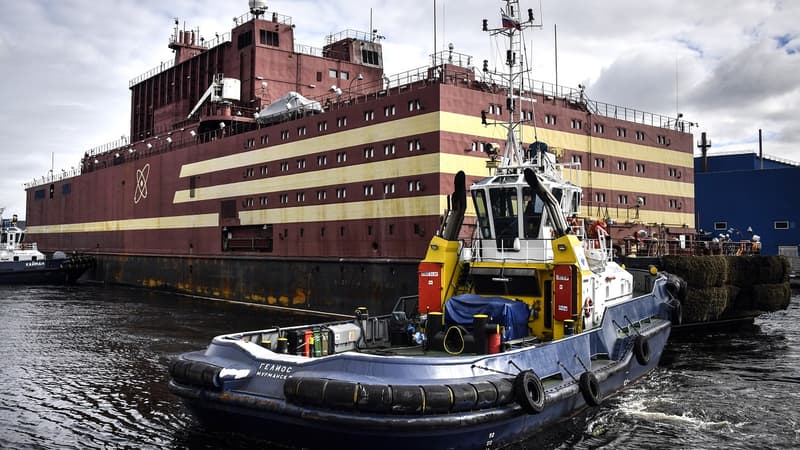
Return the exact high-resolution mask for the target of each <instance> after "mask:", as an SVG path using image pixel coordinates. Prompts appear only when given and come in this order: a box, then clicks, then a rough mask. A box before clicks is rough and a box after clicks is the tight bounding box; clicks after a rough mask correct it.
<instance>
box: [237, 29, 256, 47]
mask: <svg viewBox="0 0 800 450" xmlns="http://www.w3.org/2000/svg"><path fill="white" fill-rule="evenodd" d="M252 43H253V32H252V31H248V32H246V33H242V34H240V35H239V37H238V39H237V41H236V46H237V48H238V49H239V50H241V49H243V48H245V47H247V46H249V45H250V44H252Z"/></svg>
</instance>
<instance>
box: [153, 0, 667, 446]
mask: <svg viewBox="0 0 800 450" xmlns="http://www.w3.org/2000/svg"><path fill="white" fill-rule="evenodd" d="M518 13H519V8H518V2H517V1H511V0H508V1H506V5H505V8H504V12H503V25H502V26H501V27H500V28H498V29H495V30H488V27H487V26H486V24H484V28H485V29H486V30H487V31H491V32H492V33H493V34H496V35H502V36H506V37H508V38H509V41H510V43H511V47H510V48H511V49H516V50H512V52H511V54H513V53H514V52H518V51H519V48H520V47H519V32H520V31H521V30H522V29H523V28H526V27H529V26H531V25H532V24H533V17H532V14H530V15H529V17H528V19H527V20H525V21H523V20H521V19H520V18H519V15H518ZM520 67H521V66H520V64H519V63H518V62H517V59H516V57H514V56H513V55H512V56H509V58H508V68H509V71H508V74H507V75H506V79H507V81H508V87H507V88H506V93H507V102H506V105H507V111H508V121H506V122H503V123H500V122H497V123H493V125H498V126H504V127H506V128H507V130H508V133H507V139H506V143H505V149H504V151H503V152H502V154H501V152H500V151H499V148H494V149H489V150H491V151H487V153H488V154H490V155H491V156H490V158H489V160H488V161H487V162H486V165H487V168H489V170H490V171H491V172H490V173H491V175H490V176H488V177H486V178H483V179H480V180H477V181H475V182H473V183H472V184H471V186H470V188H469V190H470V194H471V196H470V197H471V202H472V207H473V208H474V211H475V214H476V215H477V222H476V224H475V225H465V224H464V214H465V212H466V211H467V208H468V203H467V183H466V176H465V175H464V172H459V173H457V174H456V176H455V178H454V181H453V194H452V196H450V201H449V202H448V203H449V207H448V210H447V211H446V212H445V214H444V217H443V220H442V224H441V226H440V228H439V230H438V232H437V233H436V235H435V236H434V237H433V238H432V239H431V241H430V243H429V245H428V249H427V253H426V256H425V258H424V260H422V262H421V263H420V264H419V279H418V283H419V288H418V295H415V296H409V297H402V298H400V299H398V301H397V302H396V303H395V307H394V308H393V310H392V311H391V313H390V314H387V315H378V316H371V315H370V314H369V311H368V310H367V309H366V308H358V309H357V310H356V313H355V316H354V317H353V318H352V319H349V320H341V321H335V322H327V323H317V324H309V325H304V326H294V327H289V328H278V327H274V328H270V329H265V330H255V331H246V332H238V333H233V334H227V335H222V336H218V337H215V338H214V339H213V341H212V342H211V344H210V345H209V347H208V348H207V349H206V350H204V351H195V352H190V353H186V354H183V355H180V356H178V357H177V358H175V359H174V360H173V361H172V363H171V364H170V375H171V378H172V379H171V381H170V383H169V388H170V390H171V392H173V393H174V394H176V395H177V396H179V397H181V398H182V399H183V401H184V402H185V404H186V405H187V406H188V407H189V408H190V409H191V410H192V411H193V412H194V413H195V414H196V415H197V416H198V417H199V418H200V419H201V420H203V421H204V422H205V423H207V424H210V425H211V426H219V427H223V428H226V429H227V428H233V429H239V430H244V431H245V432H249V433H258V434H263V435H264V436H265V437H267V438H268V439H270V440H273V441H276V442H281V443H286V444H289V445H292V446H301V447H311V448H331V447H336V448H384V449H386V448H398V449H401V448H402V449H407V448H410V447H416V448H426V449H435V448H447V449H453V448H464V449H474V448H482V449H484V448H496V447H498V446H502V445H506V444H508V443H510V442H514V441H516V440H518V439H520V438H522V437H524V436H526V435H528V434H531V433H534V432H535V431H536V430H538V429H540V428H541V427H543V426H545V425H547V424H550V423H553V422H556V421H558V420H561V419H563V418H566V417H569V416H571V415H573V414H575V413H576V412H578V411H580V410H582V409H583V408H586V407H591V406H597V405H599V404H600V403H601V402H602V401H603V399H604V398H605V397H607V396H609V395H611V394H612V393H614V392H615V391H617V390H619V389H621V388H623V387H624V386H626V385H627V384H629V383H630V382H633V381H635V380H637V379H639V378H640V377H642V376H643V375H645V374H647V373H648V372H649V371H650V370H652V369H653V368H654V367H655V366H656V364H657V363H658V360H659V358H660V356H661V353H662V351H663V349H664V346H665V345H666V342H667V338H668V336H669V333H670V328H671V320H672V318H673V317H674V316H675V312H676V311H679V310H680V307H679V300H678V299H677V298H676V296H677V295H678V294H679V291H680V285H681V282H680V280H679V279H677V278H676V277H673V276H670V275H668V274H665V273H662V274H660V275H659V276H658V277H657V278H656V279H655V280H654V282H653V285H652V290H651V291H650V292H647V293H644V294H642V295H638V296H634V294H633V280H632V276H631V274H630V273H628V272H626V271H625V270H623V269H622V268H621V267H620V266H619V265H617V264H616V263H615V262H613V260H612V258H611V253H612V252H611V251H610V249H609V248H608V247H607V246H605V244H604V242H605V241H604V240H603V239H589V238H588V237H583V239H582V236H580V232H578V234H576V233H575V232H574V230H580V227H579V226H573V225H571V224H570V223H569V222H568V220H567V217H572V215H573V213H574V212H575V211H577V209H578V208H579V206H580V201H581V188H580V186H578V185H577V184H575V183H573V182H572V181H570V180H569V179H568V177H567V175H568V172H569V170H570V167H572V166H571V165H570V164H571V163H570V164H558V163H557V162H556V160H555V157H554V155H553V154H552V153H550V151H549V149H548V146H547V145H546V144H545V143H543V142H539V141H536V142H534V143H533V144H531V145H529V146H527V147H525V146H524V145H523V144H522V140H521V137H520V135H519V125H520V120H517V118H516V114H515V112H516V108H515V105H517V104H519V102H521V101H523V100H522V99H523V97H524V96H525V95H526V93H525V90H524V89H521V88H520V89H517V88H513V86H516V82H518V81H520V80H521V77H522V75H523V72H522V69H521V68H520ZM484 122H485V123H486V125H490V124H489V123H488V121H486V119H485V116H484Z"/></svg>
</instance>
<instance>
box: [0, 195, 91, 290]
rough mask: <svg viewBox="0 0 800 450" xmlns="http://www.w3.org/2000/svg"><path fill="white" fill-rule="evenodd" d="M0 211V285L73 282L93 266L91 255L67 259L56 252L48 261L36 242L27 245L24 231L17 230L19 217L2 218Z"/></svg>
mask: <svg viewBox="0 0 800 450" xmlns="http://www.w3.org/2000/svg"><path fill="white" fill-rule="evenodd" d="M2 213H3V209H2V208H0V221H2V228H0V284H64V283H74V282H75V281H76V280H77V279H78V278H80V277H81V275H83V274H84V272H86V270H88V269H89V268H90V267H91V266H92V265H93V264H94V260H93V258H91V257H90V256H72V257H68V256H67V255H66V254H65V253H64V252H55V253H53V256H52V257H51V258H47V257H46V256H45V255H44V253H42V252H40V251H39V249H38V248H37V246H36V243H35V242H33V243H28V242H25V232H24V231H23V230H21V229H20V228H19V227H17V215H16V214H14V215H13V216H12V217H11V219H10V220H7V219H2Z"/></svg>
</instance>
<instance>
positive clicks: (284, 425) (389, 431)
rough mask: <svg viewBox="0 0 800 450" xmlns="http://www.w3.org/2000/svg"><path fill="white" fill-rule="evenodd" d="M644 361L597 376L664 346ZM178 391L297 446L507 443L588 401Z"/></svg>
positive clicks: (611, 386)
mask: <svg viewBox="0 0 800 450" xmlns="http://www.w3.org/2000/svg"><path fill="white" fill-rule="evenodd" d="M668 330H669V327H668V326H667V327H665V331H663V332H660V333H658V334H656V335H653V336H651V340H650V342H651V348H655V347H658V348H663V344H664V343H665V342H666V338H667V336H668V333H669V331H668ZM652 356H653V358H652V359H651V361H650V362H649V363H648V364H647V365H646V366H642V365H639V364H638V363H637V361H636V360H635V357H634V356H633V355H632V354H629V356H628V357H627V358H626V359H625V360H624V361H621V362H620V363H619V370H618V371H615V372H614V373H612V374H610V376H609V377H608V378H606V379H605V380H602V381H601V382H600V391H601V392H602V393H603V396H608V395H611V394H613V393H614V392H616V391H618V390H619V389H621V388H622V387H624V386H626V385H627V384H629V383H630V382H632V381H634V380H637V379H638V378H640V377H642V376H643V375H644V374H646V373H647V372H649V371H650V370H652V369H653V368H655V366H656V365H657V364H658V359H659V358H660V356H661V355H660V352H659V353H658V354H653V355H652ZM170 389H171V390H172V392H173V393H175V394H177V395H179V396H181V397H183V398H184V402H185V404H186V405H187V406H188V407H189V408H190V409H191V410H192V411H193V413H194V414H195V416H196V417H198V418H199V419H200V420H201V421H202V422H203V423H204V424H205V425H206V426H209V427H210V428H213V429H224V430H237V431H240V432H244V433H247V434H255V435H257V436H259V437H262V438H264V439H268V440H271V441H274V442H280V443H286V444H290V445H293V446H297V447H298V448H312V449H321V448H351V449H352V448H380V449H399V450H407V449H409V448H425V449H488V448H497V447H499V446H501V445H506V444H509V443H512V442H515V441H517V440H520V439H522V438H524V437H526V436H529V435H531V434H533V433H535V432H536V431H537V430H540V429H542V428H543V427H545V426H546V425H548V424H552V423H556V422H559V421H562V420H564V419H566V418H569V417H571V416H573V415H575V414H578V413H580V412H581V411H582V410H584V409H585V408H586V407H587V404H586V401H585V400H584V399H583V398H582V396H581V394H580V391H579V388H578V386H577V383H574V387H573V389H570V390H569V392H560V393H558V398H554V399H553V401H551V400H550V399H549V398H548V401H546V407H545V409H544V411H542V412H541V413H539V414H528V413H526V412H524V411H523V410H522V408H521V407H520V406H519V405H518V404H516V403H510V404H508V405H506V406H504V407H501V408H495V409H491V410H481V411H474V412H469V413H460V414H450V415H444V416H436V417H426V416H419V417H408V416H394V417H383V416H362V417H358V418H354V417H353V416H352V415H350V414H344V413H340V412H336V411H325V410H319V409H318V410H313V409H310V408H303V407H299V406H295V405H288V404H285V403H283V402H277V401H274V400H266V399H259V398H258V397H257V396H247V395H242V396H232V395H230V394H228V393H213V392H209V391H204V390H203V389H202V388H196V387H187V386H181V385H178V384H177V383H175V382H174V381H173V382H171V383H170Z"/></svg>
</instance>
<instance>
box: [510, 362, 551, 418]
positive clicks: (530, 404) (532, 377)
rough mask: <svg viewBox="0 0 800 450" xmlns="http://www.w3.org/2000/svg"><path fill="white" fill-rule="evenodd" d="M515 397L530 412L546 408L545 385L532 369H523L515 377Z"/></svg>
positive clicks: (535, 412) (534, 412)
mask: <svg viewBox="0 0 800 450" xmlns="http://www.w3.org/2000/svg"><path fill="white" fill-rule="evenodd" d="M514 399H515V400H516V401H517V403H519V405H520V406H521V407H522V409H523V410H524V411H525V412H527V413H528V414H538V413H540V412H542V411H543V410H544V400H545V394H544V385H543V384H542V380H541V379H540V378H539V377H538V376H537V375H536V373H535V372H534V371H532V370H523V371H522V372H520V373H518V374H517V376H516V377H515V378H514Z"/></svg>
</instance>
